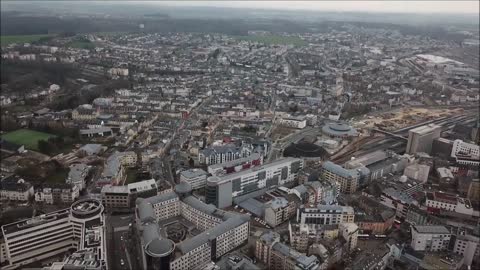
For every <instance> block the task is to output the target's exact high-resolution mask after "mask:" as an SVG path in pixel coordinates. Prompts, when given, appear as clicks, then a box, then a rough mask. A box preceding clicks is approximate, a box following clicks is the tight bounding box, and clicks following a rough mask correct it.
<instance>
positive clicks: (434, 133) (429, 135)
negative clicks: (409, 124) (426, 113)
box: [406, 124, 442, 154]
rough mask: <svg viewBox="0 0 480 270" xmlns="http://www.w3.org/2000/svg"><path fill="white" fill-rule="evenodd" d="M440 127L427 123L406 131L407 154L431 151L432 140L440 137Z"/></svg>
mask: <svg viewBox="0 0 480 270" xmlns="http://www.w3.org/2000/svg"><path fill="white" fill-rule="evenodd" d="M441 132H442V127H441V126H438V125H435V124H429V125H425V126H421V127H417V128H414V129H411V130H409V131H408V143H407V150H406V153H407V154H415V153H418V152H424V153H427V154H430V153H431V150H432V144H433V140H435V139H438V138H440V133H441Z"/></svg>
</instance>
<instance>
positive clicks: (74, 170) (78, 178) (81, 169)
mask: <svg viewBox="0 0 480 270" xmlns="http://www.w3.org/2000/svg"><path fill="white" fill-rule="evenodd" d="M90 168H91V166H88V165H86V164H82V163H78V164H73V165H71V166H70V171H69V172H68V176H67V179H65V183H67V184H73V185H76V186H77V187H78V190H80V191H82V190H83V189H84V188H85V180H86V178H87V176H88V173H89V172H90Z"/></svg>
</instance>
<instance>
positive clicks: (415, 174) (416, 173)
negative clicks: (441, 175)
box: [403, 163, 430, 183]
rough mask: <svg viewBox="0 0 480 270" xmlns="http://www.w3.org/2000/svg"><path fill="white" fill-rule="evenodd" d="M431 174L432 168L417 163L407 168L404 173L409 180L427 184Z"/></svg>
mask: <svg viewBox="0 0 480 270" xmlns="http://www.w3.org/2000/svg"><path fill="white" fill-rule="evenodd" d="M429 172H430V166H428V165H424V164H418V163H417V164H412V165H409V166H407V167H406V168H405V170H404V171H403V174H404V175H405V176H408V177H409V178H412V179H415V180H417V181H419V182H420V183H426V182H427V180H428V174H429Z"/></svg>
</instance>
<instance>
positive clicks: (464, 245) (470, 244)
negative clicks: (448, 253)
mask: <svg viewBox="0 0 480 270" xmlns="http://www.w3.org/2000/svg"><path fill="white" fill-rule="evenodd" d="M453 252H454V253H456V254H459V255H462V256H463V263H464V264H465V265H467V266H470V265H472V261H473V260H474V259H475V258H476V259H477V260H478V259H479V258H480V238H479V237H478V236H475V235H471V234H467V235H457V237H456V238H455V246H454V248H453Z"/></svg>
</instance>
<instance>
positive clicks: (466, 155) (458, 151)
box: [450, 140, 480, 166]
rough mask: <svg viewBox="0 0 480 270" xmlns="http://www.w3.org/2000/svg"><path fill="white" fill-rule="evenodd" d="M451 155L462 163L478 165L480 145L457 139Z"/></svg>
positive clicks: (479, 163)
mask: <svg viewBox="0 0 480 270" xmlns="http://www.w3.org/2000/svg"><path fill="white" fill-rule="evenodd" d="M450 156H451V157H452V158H454V159H455V160H456V161H457V163H458V164H460V165H471V166H478V165H480V146H479V145H476V144H473V143H466V142H464V141H462V140H455V141H454V142H453V147H452V153H451V155H450Z"/></svg>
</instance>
